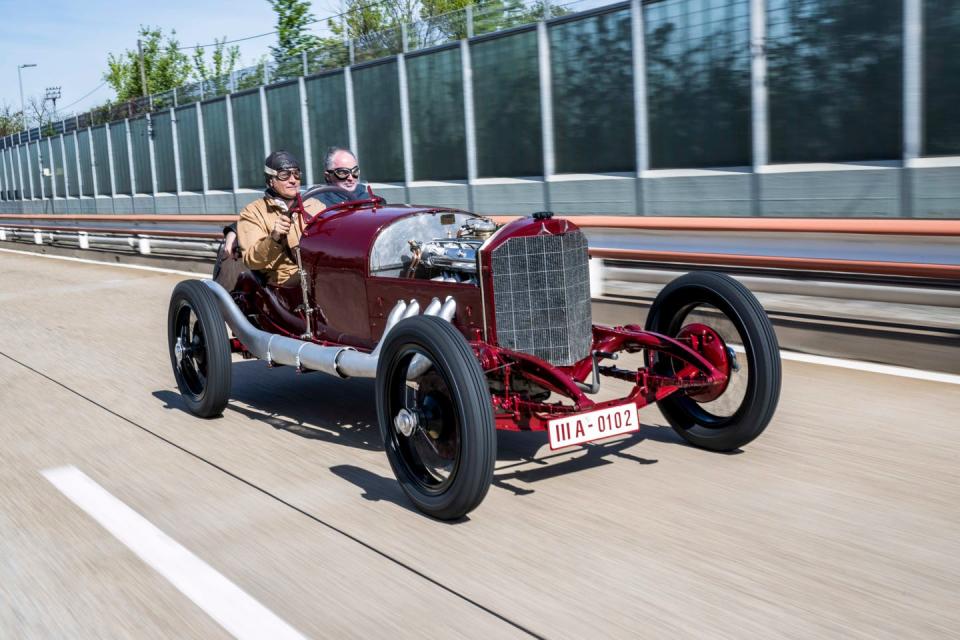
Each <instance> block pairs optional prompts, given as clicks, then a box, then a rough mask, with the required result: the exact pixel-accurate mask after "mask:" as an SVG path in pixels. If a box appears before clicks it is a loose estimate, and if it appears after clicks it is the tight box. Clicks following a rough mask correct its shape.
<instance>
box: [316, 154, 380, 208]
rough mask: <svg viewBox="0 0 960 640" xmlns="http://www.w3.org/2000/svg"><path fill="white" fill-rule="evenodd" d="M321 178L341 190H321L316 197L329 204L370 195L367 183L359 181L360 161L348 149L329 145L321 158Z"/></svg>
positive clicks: (365, 197)
mask: <svg viewBox="0 0 960 640" xmlns="http://www.w3.org/2000/svg"><path fill="white" fill-rule="evenodd" d="M323 180H324V182H326V183H327V184H328V185H330V186H333V187H339V188H340V189H342V190H343V191H342V192H340V191H323V192H321V193H318V194H317V196H316V197H317V198H318V199H319V200H320V201H321V202H323V204H325V205H327V206H328V207H329V206H332V205H335V204H338V203H340V202H347V201H348V200H365V199H367V198H369V197H370V194H369V192H368V185H366V184H364V183H363V182H360V163H358V162H357V156H355V155H353V152H352V151H350V150H349V149H343V148H340V147H330V148H329V149H327V154H326V156H324V159H323Z"/></svg>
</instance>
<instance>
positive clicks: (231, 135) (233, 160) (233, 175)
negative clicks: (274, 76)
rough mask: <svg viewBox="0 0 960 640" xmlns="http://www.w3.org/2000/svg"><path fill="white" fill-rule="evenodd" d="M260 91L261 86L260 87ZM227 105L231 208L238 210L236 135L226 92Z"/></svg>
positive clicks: (228, 95)
mask: <svg viewBox="0 0 960 640" xmlns="http://www.w3.org/2000/svg"><path fill="white" fill-rule="evenodd" d="M260 89H261V91H262V90H263V87H260ZM224 103H225V104H226V107H227V145H228V148H229V151H230V186H231V188H232V190H233V208H234V209H235V210H239V209H240V207H238V206H237V189H238V185H239V182H240V179H239V178H238V172H237V137H236V131H235V130H234V126H233V100H232V99H231V97H230V94H229V93H228V94H227V96H226V97H225V98H224Z"/></svg>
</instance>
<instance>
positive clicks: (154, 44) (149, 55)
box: [103, 26, 191, 101]
mask: <svg viewBox="0 0 960 640" xmlns="http://www.w3.org/2000/svg"><path fill="white" fill-rule="evenodd" d="M176 33H177V32H176V30H171V32H170V35H169V36H166V37H164V35H163V30H162V29H161V28H159V27H157V28H151V27H145V26H141V27H140V34H139V35H140V40H141V41H142V46H143V67H144V73H145V75H146V77H147V86H146V91H145V90H144V87H143V86H142V83H141V80H140V77H141V76H140V55H139V52H138V51H137V50H136V49H134V50H130V49H127V50H126V51H124V52H123V53H121V54H120V55H118V56H114V55H113V54H112V53H111V54H109V56H108V58H107V65H108V67H109V71H108V72H107V73H105V74H104V76H103V78H104V80H106V81H107V83H109V84H110V86H111V87H112V88H113V90H114V91H115V92H116V94H117V100H119V101H125V100H131V99H133V98H138V97H140V96H142V95H146V94H147V93H148V92H149V93H162V92H164V91H169V90H171V89H173V88H175V87H179V86H181V85H183V84H184V83H186V82H187V81H188V80H189V79H190V73H191V68H190V58H188V57H187V55H186V54H185V53H183V52H182V51H180V42H179V41H178V40H177V39H176V37H175V36H176Z"/></svg>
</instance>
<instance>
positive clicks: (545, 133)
mask: <svg viewBox="0 0 960 640" xmlns="http://www.w3.org/2000/svg"><path fill="white" fill-rule="evenodd" d="M546 7H547V5H546V4H544V9H546ZM537 61H538V63H539V74H540V129H541V135H542V140H543V207H544V209H547V210H549V209H550V178H552V177H553V174H554V171H555V170H556V156H555V155H554V146H553V145H554V140H553V83H552V81H551V78H550V38H549V34H548V33H547V23H546V22H543V21H542V20H541V21H540V22H538V23H537Z"/></svg>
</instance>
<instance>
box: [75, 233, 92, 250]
mask: <svg viewBox="0 0 960 640" xmlns="http://www.w3.org/2000/svg"><path fill="white" fill-rule="evenodd" d="M77 244H79V245H80V248H81V249H89V248H90V234H88V233H87V232H86V231H79V232H77Z"/></svg>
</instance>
